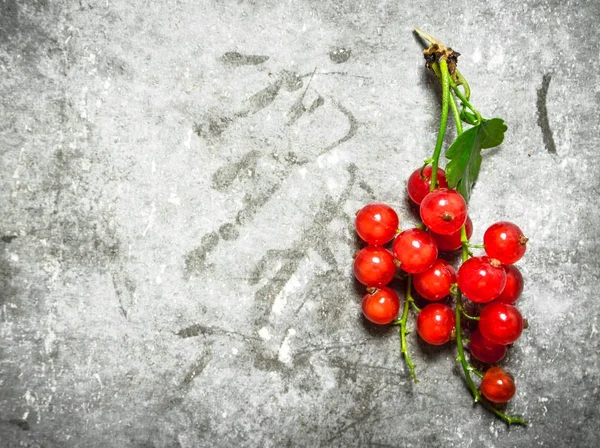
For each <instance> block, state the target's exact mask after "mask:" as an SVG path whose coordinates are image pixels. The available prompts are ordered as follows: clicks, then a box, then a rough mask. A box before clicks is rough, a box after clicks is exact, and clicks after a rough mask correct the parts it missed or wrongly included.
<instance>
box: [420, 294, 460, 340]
mask: <svg viewBox="0 0 600 448" xmlns="http://www.w3.org/2000/svg"><path fill="white" fill-rule="evenodd" d="M455 326H456V318H455V317H454V311H452V309H451V308H450V307H448V306H446V305H444V304H443V303H430V304H429V305H426V306H425V307H423V309H422V310H421V312H420V313H419V317H417V332H418V333H419V336H421V338H422V339H423V340H424V341H425V342H427V343H428V344H431V345H442V344H445V343H446V342H448V341H449V340H450V337H451V335H452V330H453V329H454V327H455Z"/></svg>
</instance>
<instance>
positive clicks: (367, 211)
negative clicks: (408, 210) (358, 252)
mask: <svg viewBox="0 0 600 448" xmlns="http://www.w3.org/2000/svg"><path fill="white" fill-rule="evenodd" d="M397 229H398V215H397V214H396V212H395V211H394V210H393V209H392V208H391V207H390V206H389V205H385V204H369V205H366V206H364V207H363V208H362V209H361V210H360V211H359V212H358V213H357V214H356V232H357V233H358V236H360V237H361V238H362V239H363V240H365V241H366V242H367V243H369V244H373V245H375V246H380V245H382V244H385V243H387V242H388V241H391V239H392V238H394V235H396V230H397Z"/></svg>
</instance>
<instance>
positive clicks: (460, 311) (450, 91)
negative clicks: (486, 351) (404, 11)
mask: <svg viewBox="0 0 600 448" xmlns="http://www.w3.org/2000/svg"><path fill="white" fill-rule="evenodd" d="M415 32H416V33H417V34H419V35H420V36H421V37H422V38H423V39H425V40H427V41H428V42H429V43H430V49H433V51H434V53H435V52H439V53H440V54H441V56H439V61H434V62H433V63H431V64H429V63H428V65H429V66H430V67H431V68H432V70H433V71H434V73H435V74H436V76H437V77H438V78H439V79H440V82H441V85H442V110H441V120H440V130H439V132H438V138H437V141H436V146H435V150H434V153H433V155H432V157H431V159H428V160H427V161H428V162H429V161H430V162H431V164H432V176H431V186H430V191H433V190H434V189H435V188H436V186H437V177H436V175H437V168H438V164H439V157H440V154H441V150H442V146H443V141H444V136H445V132H446V127H447V119H448V108H450V110H451V111H452V116H453V119H454V123H455V126H456V132H457V136H459V135H461V134H462V132H463V127H462V116H463V115H464V116H465V118H466V119H465V121H467V122H468V123H469V124H471V125H478V124H480V123H481V122H482V120H483V118H482V116H481V114H480V113H479V111H478V110H477V109H476V108H475V107H474V106H473V105H472V104H471V103H470V95H471V90H470V87H469V84H468V82H467V80H466V79H465V78H464V77H463V76H462V75H461V74H460V72H458V70H456V60H454V64H453V73H452V74H451V73H450V71H449V68H448V61H447V60H446V58H447V57H448V54H450V55H451V56H452V55H453V54H454V52H452V50H451V49H448V48H447V47H446V46H445V45H443V44H442V43H441V42H440V41H438V40H437V39H435V38H434V37H432V36H430V35H428V34H427V33H425V32H423V31H422V30H420V29H418V28H415ZM426 54H427V53H426ZM435 54H436V55H437V53H435ZM430 55H431V53H430ZM459 85H462V86H463V87H464V93H463V92H461V90H460V89H459V88H458V86H459ZM454 95H456V97H457V98H458V99H459V100H460V101H461V103H462V106H463V110H462V112H459V111H458V107H457V104H456V100H455V98H454ZM465 108H468V109H469V110H470V111H471V112H472V114H466V111H465ZM460 234H461V243H462V262H463V263H464V262H466V261H467V260H468V259H469V256H472V254H471V252H470V251H469V248H470V247H471V245H470V244H469V238H468V237H467V230H466V224H465V225H463V226H462V227H461V229H460ZM409 288H410V283H409ZM452 294H453V295H454V297H455V318H456V331H455V333H456V346H457V350H458V357H457V361H458V362H460V364H461V366H462V369H463V372H464V374H465V380H466V383H467V386H468V388H469V390H470V391H471V394H472V395H473V400H474V402H475V403H477V402H479V403H481V404H482V405H483V406H484V407H485V408H486V409H488V410H489V411H490V412H492V413H494V414H495V415H496V416H497V417H499V418H500V419H502V420H503V421H504V422H506V423H507V424H508V425H511V424H521V425H525V424H527V421H526V420H523V419H522V418H521V417H519V416H509V415H507V414H505V413H503V412H502V411H500V410H499V409H497V408H496V407H495V406H493V405H492V404H491V403H490V402H489V401H488V400H487V399H486V398H485V397H483V396H482V394H481V392H480V391H479V389H478V388H477V386H476V385H475V383H474V382H473V378H472V377H471V373H473V374H474V375H476V376H478V377H479V378H483V374H481V373H480V372H479V371H477V370H476V369H475V368H474V367H472V366H471V365H470V364H469V363H468V361H467V359H466V356H465V351H464V346H463V344H464V341H463V335H462V328H461V318H462V317H463V316H464V317H466V318H468V319H473V320H477V319H478V318H477V317H474V316H470V315H469V314H467V313H466V311H465V310H464V308H463V304H462V293H461V292H460V290H459V289H458V287H456V288H453V289H452ZM407 297H408V296H407ZM407 309H408V299H407V303H405V310H407ZM405 314H407V313H405ZM404 317H405V316H404V315H403V318H404ZM403 347H405V340H403ZM407 362H408V361H407Z"/></svg>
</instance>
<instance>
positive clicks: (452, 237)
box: [431, 216, 473, 252]
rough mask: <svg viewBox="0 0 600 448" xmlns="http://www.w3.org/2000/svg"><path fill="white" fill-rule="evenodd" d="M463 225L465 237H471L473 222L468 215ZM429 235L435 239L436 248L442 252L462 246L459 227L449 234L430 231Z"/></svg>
mask: <svg viewBox="0 0 600 448" xmlns="http://www.w3.org/2000/svg"><path fill="white" fill-rule="evenodd" d="M465 227H466V229H465V230H466V231H467V239H471V236H472V235H473V222H472V221H471V218H469V216H467V220H466V221H465ZM431 236H432V237H433V239H434V240H435V243H436V244H437V247H438V249H439V250H441V251H443V252H451V251H453V250H456V249H460V248H461V247H462V241H461V239H460V238H461V235H460V229H458V230H457V231H456V232H454V233H451V234H449V235H440V234H439V233H435V232H431Z"/></svg>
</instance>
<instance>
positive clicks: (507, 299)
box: [495, 264, 524, 304]
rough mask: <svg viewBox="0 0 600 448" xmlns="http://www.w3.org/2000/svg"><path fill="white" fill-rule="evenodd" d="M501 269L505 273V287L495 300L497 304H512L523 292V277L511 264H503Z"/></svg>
mask: <svg viewBox="0 0 600 448" xmlns="http://www.w3.org/2000/svg"><path fill="white" fill-rule="evenodd" d="M502 267H503V268H504V272H506V285H505V286H504V289H503V290H502V292H501V293H500V295H499V296H498V297H497V298H496V299H495V300H496V301H497V302H504V303H510V304H513V303H515V302H516V301H517V299H518V298H519V297H520V296H521V293H522V292H523V286H524V282H523V276H522V275H521V271H519V269H518V268H517V267H516V266H513V265H512V264H505V265H504V266H502Z"/></svg>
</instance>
